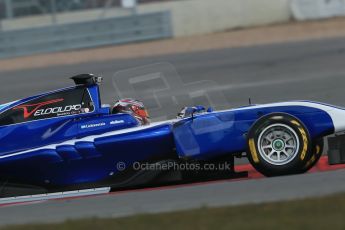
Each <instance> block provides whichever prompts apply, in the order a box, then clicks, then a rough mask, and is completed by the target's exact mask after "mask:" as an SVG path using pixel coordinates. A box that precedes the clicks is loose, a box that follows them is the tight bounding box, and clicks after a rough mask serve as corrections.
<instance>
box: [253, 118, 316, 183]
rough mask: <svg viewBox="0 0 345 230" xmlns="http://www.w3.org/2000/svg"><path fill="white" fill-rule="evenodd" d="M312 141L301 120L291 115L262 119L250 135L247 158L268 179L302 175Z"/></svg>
mask: <svg viewBox="0 0 345 230" xmlns="http://www.w3.org/2000/svg"><path fill="white" fill-rule="evenodd" d="M310 146H311V139H310V136H309V132H308V130H307V129H306V127H305V126H304V125H303V123H302V122H301V121H299V120H298V119H297V118H295V117H293V116H291V115H288V114H280V113H279V114H271V115H267V116H265V117H262V118H261V119H259V120H258V121H257V122H256V123H255V124H254V125H253V126H252V128H251V129H250V131H249V133H248V154H247V155H248V158H249V161H250V162H251V164H252V165H253V166H254V168H255V169H256V170H258V171H259V172H260V173H262V174H264V175H265V176H280V175H289V174H296V173H301V170H302V169H303V167H305V165H306V162H307V160H308V159H310V156H309V155H310V152H311V151H310V149H311V147H310Z"/></svg>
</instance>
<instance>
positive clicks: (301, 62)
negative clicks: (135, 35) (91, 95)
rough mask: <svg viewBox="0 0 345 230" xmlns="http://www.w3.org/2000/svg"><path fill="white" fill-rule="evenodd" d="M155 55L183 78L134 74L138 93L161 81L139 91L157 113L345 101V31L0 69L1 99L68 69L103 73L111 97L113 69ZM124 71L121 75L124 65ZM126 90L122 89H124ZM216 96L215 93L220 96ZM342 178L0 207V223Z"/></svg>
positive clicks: (288, 194) (329, 189)
mask: <svg viewBox="0 0 345 230" xmlns="http://www.w3.org/2000/svg"><path fill="white" fill-rule="evenodd" d="M153 63H170V64H171V65H173V66H174V67H175V68H176V70H177V72H178V78H179V79H180V81H179V82H178V84H175V83H176V81H175V82H174V81H173V82H172V84H171V85H169V87H166V86H159V87H158V86H157V85H159V84H161V82H159V80H160V78H156V80H157V79H158V81H150V80H147V81H146V82H140V81H139V82H140V83H142V84H138V85H135V89H137V90H138V91H139V93H138V95H140V91H145V89H147V88H149V89H150V87H158V89H159V92H158V95H159V96H161V98H159V99H157V100H158V101H154V100H151V99H152V98H150V97H149V96H147V95H148V94H143V95H146V96H147V97H146V98H144V99H146V100H147V102H148V105H149V106H148V107H149V109H152V110H153V111H154V112H153V114H154V115H155V116H157V117H164V116H166V117H172V116H173V115H174V114H176V112H177V110H178V109H179V108H180V107H181V105H189V104H190V103H191V100H192V101H193V103H200V104H206V105H208V104H212V105H216V107H218V108H226V107H228V108H230V107H234V106H241V105H244V104H246V103H247V101H248V97H249V96H250V97H251V98H252V102H253V103H268V102H275V101H286V100H299V99H303V100H316V101H322V102H326V103H331V104H335V105H340V106H345V95H344V87H345V38H337V39H327V40H318V41H309V42H297V43H287V44H276V45H267V46H257V47H248V48H236V49H222V50H214V51H208V52H196V53H188V54H179V55H167V56H160V57H151V58H141V59H131V60H113V61H107V62H101V63H85V64H78V65H71V66H58V67H49V68H44V69H33V70H20V71H12V72H3V73H0V79H1V84H0V103H4V102H7V101H10V100H14V99H17V98H22V97H25V96H29V95H31V94H35V93H39V92H42V91H46V90H52V89H56V88H59V87H63V86H67V85H69V84H70V81H69V80H68V79H67V77H68V76H71V75H74V74H78V73H85V72H92V73H96V74H101V75H102V76H103V77H104V78H105V83H104V85H103V88H102V90H103V92H102V96H103V101H104V102H106V103H112V102H113V101H114V99H115V98H116V97H118V96H119V94H118V93H117V92H116V91H115V88H116V87H115V86H114V84H113V82H114V74H115V73H116V72H117V71H120V70H123V69H128V68H133V67H137V66H145V65H151V64H153ZM163 66H164V65H163ZM151 67H152V66H151ZM154 67H155V66H154ZM153 69H154V68H153ZM158 69H159V68H158ZM163 69H164V68H163ZM157 71H158V72H160V71H161V70H157ZM134 72H135V74H136V75H137V74H138V73H137V72H136V71H134ZM139 72H140V71H139ZM143 72H145V71H143ZM152 72H154V70H153V71H152ZM162 72H164V73H165V75H167V73H169V71H165V70H163V71H162ZM143 74H147V73H146V72H145V73H143ZM122 75H126V72H125V74H122ZM116 76H118V75H116ZM165 77H166V78H169V76H165ZM175 77H176V76H175ZM205 83H206V84H207V90H208V91H207V93H208V94H209V95H210V96H209V97H202V96H199V97H198V96H195V95H198V92H199V91H200V90H202V89H203V88H204V87H205ZM174 87H175V88H174ZM198 87H199V89H198ZM191 89H192V91H193V92H192V94H190V93H191V92H190V91H191ZM120 90H121V89H120ZM198 90H199V91H198ZM127 93H128V92H123V93H122V95H127ZM174 95H180V97H177V98H176V97H174ZM186 95H187V97H186ZM135 96H137V95H135ZM188 96H189V97H188ZM190 97H193V98H192V99H191V98H190ZM217 98H218V99H220V102H219V103H218V102H217V101H216V99H217ZM159 100H162V101H159ZM169 100H172V101H173V102H175V103H170V104H169V106H168V107H164V105H162V104H164V102H169ZM217 103H218V104H217ZM160 106H161V107H160ZM344 182H345V171H344V170H340V171H332V172H322V173H321V172H318V173H311V174H306V175H298V176H288V177H278V178H263V179H257V180H245V181H222V182H214V183H207V184H200V185H193V186H187V187H185V186H183V187H174V188H166V189H157V190H141V191H132V192H121V193H115V194H111V195H108V196H99V197H90V198H83V199H75V200H63V201H51V202H45V203H39V204H31V205H19V206H10V207H2V208H0V225H6V224H13V223H28V222H32V221H34V222H37V221H39V222H42V221H44V222H52V221H53V222H55V221H63V220H65V219H73V218H83V217H89V216H100V217H118V216H126V215H132V214H136V213H156V212H162V211H173V210H183V209H190V208H197V207H201V206H205V205H207V206H221V205H235V204H245V203H260V202H267V201H277V200H289V199H295V198H304V197H311V196H322V195H327V194H333V193H337V192H345V183H344Z"/></svg>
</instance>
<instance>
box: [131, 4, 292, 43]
mask: <svg viewBox="0 0 345 230" xmlns="http://www.w3.org/2000/svg"><path fill="white" fill-rule="evenodd" d="M162 9H164V10H171V13H172V20H173V28H174V34H175V36H176V37H180V36H188V35H195V34H205V33H213V32H218V31H224V30H228V29H234V28H243V27H250V26H259V25H267V24H273V23H280V22H287V21H289V20H290V18H291V13H290V5H289V0H189V1H178V2H166V3H153V4H147V5H142V6H140V7H139V9H138V10H139V12H152V11H157V10H162Z"/></svg>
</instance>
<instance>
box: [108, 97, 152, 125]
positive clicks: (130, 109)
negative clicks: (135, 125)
mask: <svg viewBox="0 0 345 230" xmlns="http://www.w3.org/2000/svg"><path fill="white" fill-rule="evenodd" d="M112 113H113V114H116V113H127V114H130V115H132V116H133V117H134V118H135V119H137V120H138V121H139V123H140V124H141V125H148V124H150V120H149V114H148V113H147V110H146V109H145V106H144V104H143V103H142V102H141V101H138V100H135V99H131V98H127V99H120V100H118V101H116V102H115V105H114V107H113V110H112Z"/></svg>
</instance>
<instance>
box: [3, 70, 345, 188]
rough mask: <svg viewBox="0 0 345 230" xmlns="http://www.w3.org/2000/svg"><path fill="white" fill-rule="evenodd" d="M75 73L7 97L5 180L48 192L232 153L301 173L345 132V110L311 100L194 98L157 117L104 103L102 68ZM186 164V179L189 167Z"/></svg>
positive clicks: (281, 171)
mask: <svg viewBox="0 0 345 230" xmlns="http://www.w3.org/2000/svg"><path fill="white" fill-rule="evenodd" d="M72 79H73V80H74V82H75V85H73V86H71V87H68V88H63V89H59V90H55V91H51V92H46V93H43V94H39V95H36V96H32V97H29V98H25V99H22V100H18V101H14V102H10V103H7V104H3V105H1V106H0V143H1V149H0V178H1V181H2V182H3V183H12V184H16V185H17V184H19V185H23V186H24V185H25V186H35V187H37V188H42V189H45V190H47V191H57V190H68V189H71V188H91V187H97V186H102V185H107V186H111V187H113V188H123V187H128V186H135V185H145V184H149V183H152V182H157V181H164V180H166V179H167V180H169V177H168V176H167V174H169V173H167V172H166V170H161V171H160V170H153V171H152V170H138V169H134V167H133V164H134V163H139V164H151V165H156V166H157V165H161V164H166V163H167V162H175V163H195V162H198V163H201V164H204V163H209V162H218V163H219V162H228V161H229V159H231V158H232V157H234V156H246V157H247V158H248V159H249V161H250V163H251V164H252V165H253V167H254V168H255V169H256V170H257V171H259V172H260V173H262V174H264V175H266V176H280V175H289V174H299V173H304V172H306V171H308V170H309V169H311V168H312V167H313V166H314V165H315V164H316V163H317V161H318V160H319V158H320V156H321V155H322V152H323V146H324V137H326V136H329V135H332V134H336V133H341V132H343V131H345V119H344V118H345V109H343V108H340V107H336V106H332V105H328V104H323V103H318V102H309V101H291V102H281V103H272V104H262V105H247V106H244V107H240V108H233V109H228V110H223V111H213V109H212V108H209V109H207V110H206V109H205V108H204V107H202V106H194V107H187V108H185V109H184V110H183V111H182V112H181V113H179V116H178V117H177V118H176V119H172V120H167V121H163V122H154V123H150V122H149V119H148V114H147V112H146V110H145V108H144V105H143V104H142V103H140V102H138V101H133V100H129V99H125V100H120V101H119V102H118V103H117V105H116V106H114V108H111V107H110V106H109V105H102V103H101V99H100V89H99V88H100V83H101V78H100V77H96V76H94V75H92V74H81V75H78V76H74V77H72ZM128 105H129V107H128ZM119 107H120V108H122V110H121V109H120V110H119V109H118V108H119ZM126 109H127V110H126ZM129 111H132V113H130V112H129ZM140 118H142V119H140ZM143 119H146V120H143ZM174 171H176V170H174ZM179 173H180V174H179V175H180V176H179V179H181V180H183V179H186V177H187V176H188V173H183V172H179ZM172 174H173V173H172ZM181 175H182V176H181ZM200 175H205V174H199V176H200Z"/></svg>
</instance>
